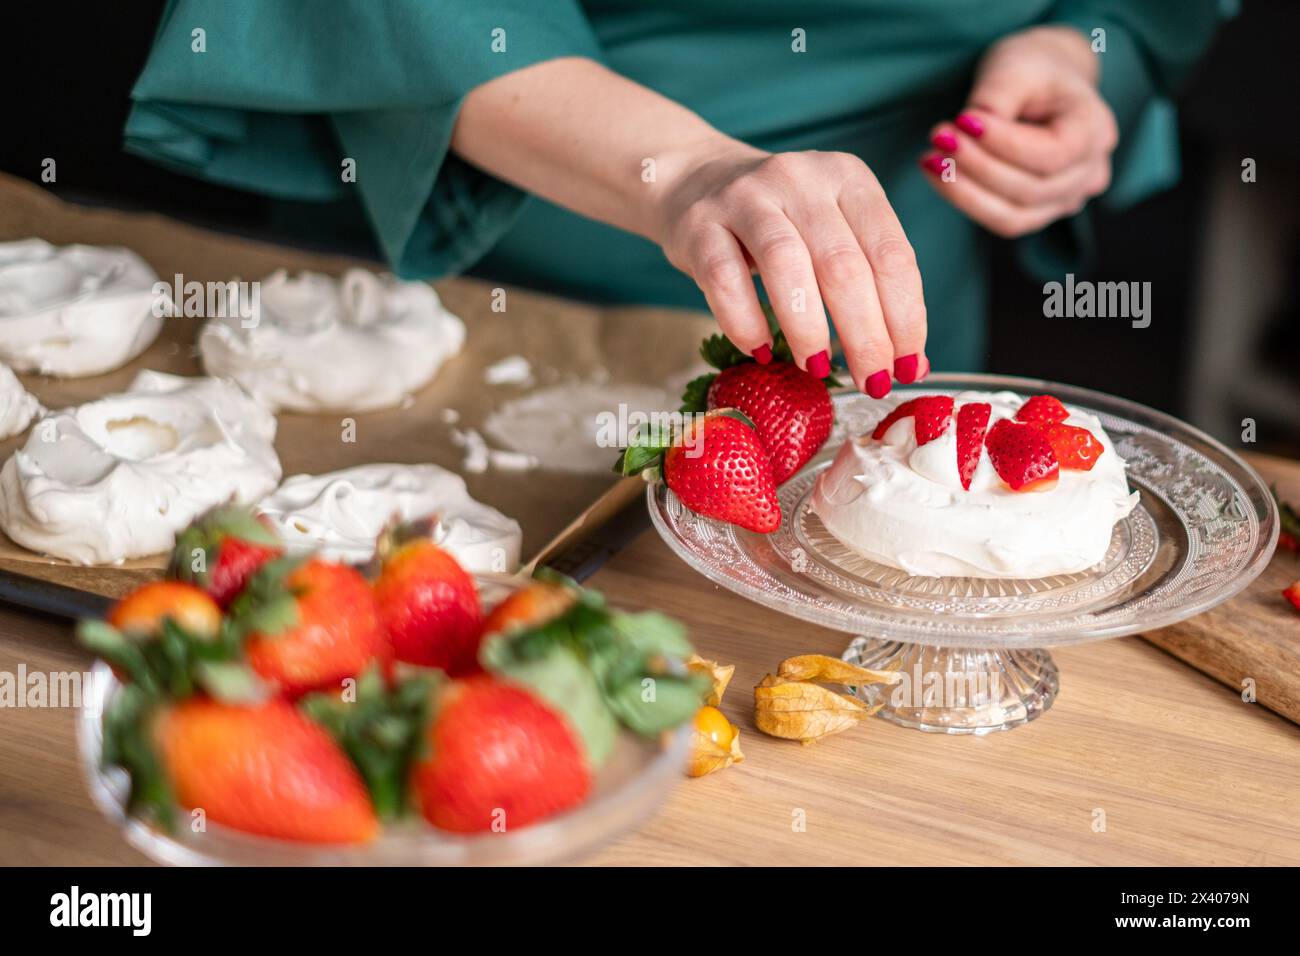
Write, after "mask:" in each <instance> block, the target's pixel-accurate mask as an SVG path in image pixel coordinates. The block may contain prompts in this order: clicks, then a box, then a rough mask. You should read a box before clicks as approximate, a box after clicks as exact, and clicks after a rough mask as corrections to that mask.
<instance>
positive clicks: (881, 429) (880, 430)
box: [871, 398, 919, 441]
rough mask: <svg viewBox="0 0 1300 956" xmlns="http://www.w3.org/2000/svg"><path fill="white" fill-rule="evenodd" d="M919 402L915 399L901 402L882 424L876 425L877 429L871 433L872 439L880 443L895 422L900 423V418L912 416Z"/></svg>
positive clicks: (881, 421)
mask: <svg viewBox="0 0 1300 956" xmlns="http://www.w3.org/2000/svg"><path fill="white" fill-rule="evenodd" d="M918 401H919V399H915V398H913V399H909V400H908V401H906V402H900V403H899V404H898V405H895V406H894V408H893V409H892V410H891V411H890V412H889V414H888V415H886V416H885V417H884V418H882V419H881V420H880V423H879V424H877V425H876V427H875V429H874V430H873V431H872V432H871V437H872V438H874V439H875V440H876V441H880V439H882V438H884V437H885V432H887V431H889V429H890V428H891V427H892V426H893V424H894V422H896V421H898V420H899V419H900V418H906V417H907V416H908V415H911V414H912V412H913V410H914V409H915V408H916V403H917V402H918Z"/></svg>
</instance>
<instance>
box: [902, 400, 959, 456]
mask: <svg viewBox="0 0 1300 956" xmlns="http://www.w3.org/2000/svg"><path fill="white" fill-rule="evenodd" d="M912 414H913V416H915V418H916V443H917V444H918V445H927V444H929V443H930V442H932V441H934V440H935V439H936V438H938V437H939V436H940V435H942V434H943V433H944V432H945V431H947V430H948V426H949V425H950V424H951V423H952V396H951V395H923V396H922V397H921V398H918V399H917V400H916V406H915V407H914V408H913V409H912Z"/></svg>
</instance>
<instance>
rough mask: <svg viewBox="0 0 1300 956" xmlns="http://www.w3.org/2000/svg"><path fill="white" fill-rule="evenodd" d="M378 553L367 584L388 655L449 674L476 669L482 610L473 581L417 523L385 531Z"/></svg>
mask: <svg viewBox="0 0 1300 956" xmlns="http://www.w3.org/2000/svg"><path fill="white" fill-rule="evenodd" d="M378 555H379V560H380V567H379V577H378V578H377V579H376V580H375V582H374V584H373V585H372V588H373V591H374V595H375V604H376V607H377V608H378V610H379V620H380V621H381V622H382V624H383V626H384V629H385V630H386V631H387V632H388V638H389V640H390V641H391V642H392V648H393V656H394V657H395V658H396V659H397V660H399V661H406V662H408V663H411V664H420V665H422V666H425V667H438V668H441V669H442V670H445V671H446V672H447V673H448V674H450V675H451V676H453V677H458V676H461V675H463V674H471V673H473V672H475V671H477V670H478V669H479V665H478V645H479V632H480V630H481V628H482V624H483V609H482V607H481V606H480V604H479V599H478V590H477V589H476V588H475V587H474V579H473V578H471V577H470V576H469V574H467V573H466V571H465V569H464V568H462V567H461V566H460V565H459V564H458V563H457V562H456V559H455V558H453V557H452V556H451V555H450V554H448V553H447V552H446V551H444V550H442V548H440V547H438V546H437V545H436V544H434V543H433V542H432V541H431V540H429V538H427V537H424V536H422V535H421V534H420V532H419V528H418V526H399V527H397V528H393V529H391V530H389V531H386V532H385V533H384V534H383V536H381V538H380V541H379V548H378Z"/></svg>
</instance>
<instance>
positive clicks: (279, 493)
mask: <svg viewBox="0 0 1300 956" xmlns="http://www.w3.org/2000/svg"><path fill="white" fill-rule="evenodd" d="M257 509H258V511H260V512H261V513H262V514H263V515H265V516H266V517H267V518H269V519H270V521H271V523H272V524H273V525H274V526H275V528H276V530H277V531H278V532H279V534H280V536H281V537H282V538H283V539H284V541H285V544H286V545H287V546H288V547H289V548H290V549H291V550H295V551H308V550H315V551H318V552H320V553H321V554H323V555H324V556H325V557H326V558H328V559H330V560H335V561H346V562H349V563H353V564H360V563H363V562H365V561H368V560H370V557H371V555H373V554H374V551H375V539H376V538H377V537H378V536H379V533H380V532H381V531H382V530H383V529H384V526H385V525H387V524H388V522H389V521H391V520H392V519H393V518H394V517H399V518H401V519H402V520H411V519H415V518H425V517H430V516H435V515H436V516H437V518H438V521H437V525H436V526H435V528H434V540H435V541H436V542H437V543H438V545H439V546H441V547H442V548H444V549H446V550H447V551H449V552H450V553H451V554H452V556H453V557H455V558H456V560H457V561H459V562H460V563H461V564H462V565H463V566H464V567H465V568H466V569H467V570H469V571H480V572H508V571H513V570H514V569H515V567H516V566H517V565H518V564H519V548H520V543H521V541H522V534H521V532H520V528H519V523H518V522H517V521H515V520H514V519H513V518H507V517H506V516H505V515H503V514H502V513H501V512H499V511H497V510H496V509H495V508H491V507H489V506H488V505H485V504H482V503H481V502H478V501H475V500H474V499H473V498H471V497H470V495H469V491H468V490H467V489H466V487H465V480H464V479H463V478H461V477H460V475H458V474H456V473H455V472H452V471H447V470H446V469H445V468H440V467H438V466H437V465H397V464H379V465H359V466H357V467H356V468H346V469H344V470H342V471H334V472H330V473H328V474H323V475H294V476H293V477H291V478H287V479H285V482H284V484H282V485H281V486H280V487H279V488H277V489H276V490H275V491H274V492H273V493H272V494H270V495H268V496H267V497H266V498H264V499H263V500H262V501H261V502H260V503H259V504H258V506H257Z"/></svg>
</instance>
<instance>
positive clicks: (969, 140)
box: [930, 124, 1110, 207]
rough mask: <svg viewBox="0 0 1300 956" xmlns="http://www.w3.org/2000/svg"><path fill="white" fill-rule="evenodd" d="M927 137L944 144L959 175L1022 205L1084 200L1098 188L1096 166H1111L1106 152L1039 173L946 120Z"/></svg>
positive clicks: (1073, 202) (943, 146) (1070, 202)
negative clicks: (1010, 161)
mask: <svg viewBox="0 0 1300 956" xmlns="http://www.w3.org/2000/svg"><path fill="white" fill-rule="evenodd" d="M930 141H931V142H932V143H934V144H935V145H937V146H939V147H940V148H946V152H948V153H949V154H951V155H952V156H953V157H954V159H955V161H956V164H957V170H958V176H960V177H964V178H967V179H973V180H974V181H975V182H976V183H978V184H979V185H981V186H983V187H985V188H986V189H988V190H989V191H991V192H993V193H996V194H997V195H999V196H1001V197H1002V198H1003V199H1006V200H1007V201H1009V202H1011V203H1012V204H1014V205H1017V206H1023V207H1034V206H1054V205H1060V204H1065V205H1067V206H1068V205H1073V204H1077V203H1080V202H1084V201H1086V200H1088V199H1089V198H1091V197H1092V196H1094V195H1096V194H1097V193H1098V192H1100V191H1101V190H1099V189H1094V188H1092V187H1093V186H1094V185H1095V184H1096V181H1097V179H1098V176H1097V169H1098V167H1099V166H1101V167H1104V168H1105V169H1107V170H1108V169H1109V166H1110V163H1109V160H1108V159H1107V158H1106V157H1105V156H1099V157H1095V158H1091V157H1090V158H1086V159H1084V160H1083V161H1082V162H1078V163H1075V164H1073V165H1071V166H1068V167H1066V168H1065V169H1064V170H1061V171H1060V172H1057V173H1051V174H1049V175H1045V176H1041V175H1038V174H1035V173H1032V172H1029V171H1028V170H1025V169H1023V168H1022V167H1019V166H1014V165H1012V164H1011V163H1009V162H1007V161H1006V160H1004V159H1002V158H1000V157H999V156H997V155H996V154H994V153H992V152H990V151H989V150H987V149H985V148H984V145H983V143H982V142H981V141H980V140H979V139H976V138H975V137H973V136H969V135H967V134H965V133H962V132H961V131H959V130H958V129H956V128H955V127H952V126H948V125H947V124H940V125H939V126H938V127H936V128H935V130H934V132H933V133H932V135H931V138H930ZM1103 188H1104V186H1103Z"/></svg>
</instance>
